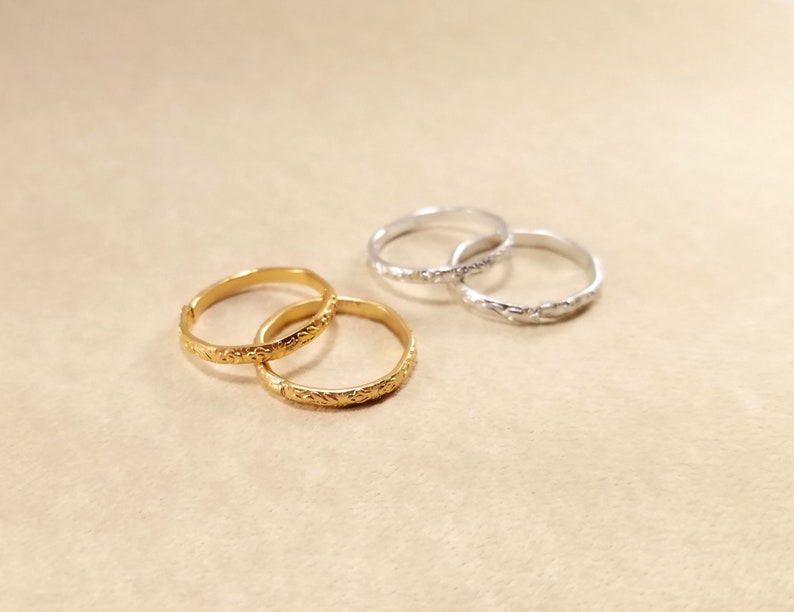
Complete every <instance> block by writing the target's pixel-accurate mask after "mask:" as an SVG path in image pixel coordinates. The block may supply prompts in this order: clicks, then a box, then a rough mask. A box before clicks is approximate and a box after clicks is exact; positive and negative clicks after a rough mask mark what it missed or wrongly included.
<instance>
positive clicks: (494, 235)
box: [367, 207, 510, 283]
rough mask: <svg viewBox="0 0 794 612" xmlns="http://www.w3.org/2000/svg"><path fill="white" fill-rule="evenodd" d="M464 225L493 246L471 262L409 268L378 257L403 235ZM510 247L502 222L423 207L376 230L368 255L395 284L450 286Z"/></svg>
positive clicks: (471, 212) (488, 216)
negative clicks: (493, 243) (488, 240)
mask: <svg viewBox="0 0 794 612" xmlns="http://www.w3.org/2000/svg"><path fill="white" fill-rule="evenodd" d="M461 223H465V224H466V225H467V226H472V225H474V226H475V227H477V228H478V229H477V231H478V233H480V234H481V233H483V232H482V231H481V230H482V229H484V230H485V233H486V234H487V237H488V238H491V239H493V241H494V242H496V244H495V245H494V246H492V247H491V248H489V249H487V250H485V251H484V252H481V253H479V255H478V257H477V259H475V260H474V261H467V262H465V263H453V264H450V265H444V266H439V267H436V268H412V267H407V266H400V265H398V264H394V263H391V262H388V261H386V260H385V259H383V258H382V257H381V255H380V253H381V251H382V250H383V248H384V247H385V246H386V245H387V244H388V243H390V242H391V241H392V240H395V239H396V238H399V237H400V236H403V235H405V234H410V233H413V232H417V231H421V230H423V229H428V228H435V227H441V228H445V229H446V228H449V227H450V226H451V225H453V226H454V225H460V224H461ZM509 246H510V230H509V228H508V227H507V223H505V221H504V219H502V218H501V217H498V216H496V215H494V214H491V213H489V212H485V211H483V210H477V209H475V208H462V207H455V208H423V209H421V210H417V211H416V212H415V213H413V214H411V215H408V216H407V217H403V218H401V219H397V220H396V221H392V222H391V223H389V224H388V225H385V226H383V227H382V228H380V229H379V230H378V231H376V232H375V233H374V234H373V235H372V237H371V238H370V239H369V245H368V249H367V250H368V252H369V261H370V265H372V267H373V268H374V269H375V271H376V272H377V273H378V274H380V275H381V276H385V277H387V278H391V279H393V280H398V281H406V282H413V283H449V282H452V281H454V280H456V279H459V278H462V277H464V276H465V275H467V274H474V273H476V272H481V271H482V270H485V269H486V268H489V267H490V266H491V265H493V263H494V262H495V261H496V260H497V259H499V258H500V257H502V256H503V255H504V254H505V253H506V252H507V249H508V248H509Z"/></svg>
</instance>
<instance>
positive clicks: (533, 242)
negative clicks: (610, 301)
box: [450, 229, 603, 324]
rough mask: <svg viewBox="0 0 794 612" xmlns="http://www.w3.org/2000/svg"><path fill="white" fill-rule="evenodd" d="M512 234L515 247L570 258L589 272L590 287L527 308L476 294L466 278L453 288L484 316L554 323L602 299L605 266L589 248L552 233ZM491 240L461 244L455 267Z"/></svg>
mask: <svg viewBox="0 0 794 612" xmlns="http://www.w3.org/2000/svg"><path fill="white" fill-rule="evenodd" d="M512 235H513V241H512V246H514V247H526V248H533V249H545V250H548V251H552V252H554V253H557V254H558V255H562V256H563V257H565V258H567V259H570V260H571V261H573V262H574V263H576V264H577V265H579V266H580V267H581V268H583V269H584V270H585V271H586V272H587V274H588V276H589V279H590V284H589V285H587V287H585V288H584V289H582V290H581V291H579V292H578V293H575V294H574V295H572V296H571V297H569V298H566V299H564V300H559V301H552V302H543V303H541V304H537V305H525V304H510V303H506V302H500V301H498V300H495V299H494V298H491V297H488V296H486V295H483V294H482V293H479V292H478V291H475V290H474V289H472V288H471V287H470V286H469V285H467V284H466V281H465V279H460V280H459V281H458V282H457V283H455V284H454V285H453V287H454V289H455V290H456V291H457V292H458V294H459V295H460V297H461V298H462V299H463V302H464V303H465V304H466V305H468V306H470V307H472V308H473V309H474V310H476V311H477V312H479V313H480V314H484V315H486V316H489V317H491V318H496V319H498V320H503V321H509V322H511V323H518V324H535V323H553V322H555V321H560V320H562V319H567V318H568V317H571V316H573V315H574V314H576V313H577V312H580V311H581V310H583V309H584V308H586V307H587V306H588V305H589V304H591V303H592V302H593V301H594V300H595V299H596V298H597V297H598V293H599V290H600V289H601V282H602V280H603V273H602V271H601V263H600V262H599V261H598V259H597V258H596V257H594V256H593V255H592V254H591V253H590V252H589V251H588V250H587V249H585V248H584V247H582V246H580V245H579V244H577V243H576V242H574V241H573V240H569V239H568V238H565V237H563V236H560V235H559V234H555V233H554V232H550V231H548V230H542V229H514V230H513V231H512ZM489 240H490V241H491V242H493V239H489V238H487V237H486V238H475V239H473V240H469V241H467V242H463V243H461V244H459V245H458V247H457V248H456V249H455V252H454V253H453V254H452V259H451V260H450V261H451V264H452V265H457V264H458V263H459V262H460V261H464V260H466V258H467V257H469V256H471V255H476V254H477V253H478V252H479V251H480V250H482V249H483V248H484V247H486V246H487V245H488V243H489Z"/></svg>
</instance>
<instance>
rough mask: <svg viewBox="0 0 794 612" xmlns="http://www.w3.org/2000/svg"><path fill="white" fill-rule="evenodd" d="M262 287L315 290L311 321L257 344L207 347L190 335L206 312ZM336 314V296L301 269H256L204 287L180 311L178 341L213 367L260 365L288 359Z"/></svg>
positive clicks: (320, 279) (320, 280)
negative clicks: (293, 285)
mask: <svg viewBox="0 0 794 612" xmlns="http://www.w3.org/2000/svg"><path fill="white" fill-rule="evenodd" d="M263 283H298V284H301V285H308V286H309V287H312V288H314V289H317V290H318V291H319V292H320V293H321V294H322V297H320V298H317V299H316V300H315V302H316V306H317V307H316V308H315V309H314V310H312V311H311V312H309V313H308V314H307V316H311V317H312V319H311V321H309V322H308V323H307V324H306V325H304V326H303V327H301V328H300V329H299V330H297V331H295V332H292V333H291V334H289V335H287V336H284V337H282V338H276V339H271V340H270V341H268V342H259V343H257V344H242V345H234V346H222V345H217V344H210V343H209V342H205V341H204V340H201V339H200V338H197V337H196V336H194V335H193V334H192V333H191V330H192V329H193V325H194V324H195V322H196V319H198V317H199V316H200V315H201V314H202V313H203V312H204V311H205V310H207V308H209V307H210V306H212V305H213V304H216V303H217V302H220V301H222V300H225V299H226V298H228V297H231V296H233V295H236V294H238V293H242V292H243V291H245V290H246V289H248V288H249V287H250V286H252V285H258V284H263ZM335 313H336V293H335V292H334V289H333V287H331V285H329V284H328V282H327V281H325V280H324V279H323V278H321V277H320V276H318V275H317V274H315V273H314V272H312V271H310V270H305V269H303V268H257V269H255V270H246V271H244V272H240V273H239V274H235V275H234V276H230V277H229V278H225V279H223V280H222V281H219V282H217V283H215V284H214V285H212V286H211V287H207V288H206V289H205V290H204V291H202V292H201V293H199V294H198V295H196V296H195V297H194V298H193V299H192V300H191V301H190V303H189V304H188V305H187V306H183V307H182V316H181V318H180V320H179V338H180V340H182V344H184V345H185V348H187V350H189V351H190V352H191V353H193V354H195V355H196V356H198V357H200V358H201V359H206V360H207V361H212V362H215V363H262V362H264V361H267V360H269V359H279V358H281V357H284V356H286V355H289V354H290V353H292V352H293V351H295V350H297V349H299V348H300V347H301V346H303V345H304V344H306V343H307V342H310V341H311V340H313V339H314V338H316V337H317V336H319V335H320V334H321V333H322V332H323V331H324V330H325V328H326V327H328V324H329V323H330V322H331V320H332V319H333V318H334V314H335Z"/></svg>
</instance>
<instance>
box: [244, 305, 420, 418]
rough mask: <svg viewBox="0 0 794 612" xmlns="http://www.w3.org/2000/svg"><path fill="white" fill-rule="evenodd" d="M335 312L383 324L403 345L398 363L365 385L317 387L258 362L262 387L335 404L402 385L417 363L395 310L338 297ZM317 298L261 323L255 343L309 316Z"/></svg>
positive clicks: (369, 398)
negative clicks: (339, 387)
mask: <svg viewBox="0 0 794 612" xmlns="http://www.w3.org/2000/svg"><path fill="white" fill-rule="evenodd" d="M338 300H339V301H338V309H337V312H341V313H346V314H352V315H357V316H360V317H365V318H367V319H372V320H373V321H378V322H379V323H383V325H385V326H386V327H387V328H389V330H391V332H392V333H394V335H395V336H397V338H399V340H400V342H401V343H402V344H403V347H404V350H403V354H402V357H400V361H399V363H398V364H397V365H396V366H395V367H394V368H393V369H392V370H391V372H389V373H388V374H386V375H385V376H381V377H380V378H378V379H377V380H374V381H372V382H370V383H367V384H365V385H361V386H358V387H348V388H343V389H319V388H316V387H308V386H305V385H299V384H297V383H294V382H291V381H289V380H286V379H285V378H283V377H281V376H279V375H278V374H276V373H275V372H274V371H273V369H272V368H271V367H270V363H260V364H257V366H256V369H257V371H258V372H259V377H260V378H261V379H262V382H263V383H264V384H265V387H266V388H267V389H268V390H270V391H272V392H273V393H276V394H278V395H281V396H282V397H284V398H286V399H288V400H292V401H294V402H299V403H301V404H312V405H315V406H323V407H335V408H340V407H344V406H351V405H354V404H363V403H365V402H371V401H373V400H376V399H378V398H380V397H383V396H384V395H387V394H388V393H391V392H392V391H395V390H396V389H398V388H399V387H400V385H402V384H403V383H404V382H405V380H406V379H407V378H408V375H409V374H410V373H411V370H412V369H413V367H414V365H415V363H416V340H415V339H414V333H413V332H412V331H411V328H410V327H408V325H407V324H406V323H405V321H404V320H403V319H402V317H401V316H400V315H398V314H397V313H396V312H395V311H394V310H392V309H391V308H389V307H388V306H384V305H383V304H379V303H378V302H372V301H370V300H362V299H358V298H350V297H342V296H339V298H338ZM318 304H319V300H318V299H317V298H315V299H312V300H306V301H304V302H299V303H297V304H292V305H290V306H287V307H286V308H284V309H283V310H281V311H280V312H278V313H276V314H275V315H273V316H272V317H271V318H270V319H268V320H267V321H265V322H264V323H263V324H262V327H260V328H259V331H258V332H257V333H256V341H257V342H265V341H266V340H268V339H269V338H272V337H273V336H274V335H275V334H277V333H278V332H279V331H281V330H282V329H284V328H285V327H286V326H288V325H290V324H291V323H295V322H297V321H301V320H302V319H305V318H306V317H307V316H310V315H311V313H313V312H314V311H315V310H316V309H317V305H318Z"/></svg>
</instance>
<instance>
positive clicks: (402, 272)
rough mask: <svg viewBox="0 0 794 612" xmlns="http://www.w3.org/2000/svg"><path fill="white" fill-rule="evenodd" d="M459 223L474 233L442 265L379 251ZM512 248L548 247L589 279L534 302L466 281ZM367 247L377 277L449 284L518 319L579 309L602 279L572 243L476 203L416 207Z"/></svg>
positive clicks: (554, 317) (493, 314)
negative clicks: (405, 262) (406, 261)
mask: <svg viewBox="0 0 794 612" xmlns="http://www.w3.org/2000/svg"><path fill="white" fill-rule="evenodd" d="M461 224H463V225H466V226H471V227H474V228H475V230H476V232H477V235H476V237H475V238H472V239H470V240H467V241H465V242H462V243H461V244H459V245H458V246H457V247H456V248H455V250H454V251H453V253H452V255H451V257H450V260H449V262H448V263H447V264H446V265H443V266H439V267H427V268H416V267H408V266H402V265H399V264H396V263H393V262H389V261H386V260H385V259H384V258H383V257H382V256H381V252H382V251H383V249H384V247H385V246H386V245H387V244H389V243H390V242H392V241H393V240H395V239H397V238H399V237H401V236H404V235H406V234H411V233H414V232H418V231H422V230H425V229H431V228H448V227H450V226H458V225H461ZM483 230H484V231H485V233H482V232H483ZM514 247H527V248H539V249H546V250H549V251H552V252H554V253H557V254H559V255H562V256H563V257H566V258H568V259H570V260H572V261H573V262H575V263H576V264H577V265H579V266H580V267H581V268H583V269H584V270H585V271H586V272H587V275H588V281H589V283H588V285H587V286H586V287H585V288H584V289H582V290H581V291H578V292H577V293H575V294H574V295H572V296H570V297H567V298H565V299H563V300H549V301H544V302H541V303H537V304H515V303H510V302H503V301H500V300H497V299H495V298H493V297H490V296H487V295H484V294H482V293H480V292H478V291H476V290H475V289H473V288H472V287H471V286H469V285H468V284H467V283H466V277H467V276H468V275H471V274H477V273H479V272H482V271H484V270H486V269H488V268H490V267H491V266H492V265H493V264H494V263H495V262H496V261H498V260H499V259H500V258H502V257H504V256H505V255H507V253H508V252H509V251H510V249H511V248H514ZM368 251H369V261H370V264H371V265H372V267H373V268H374V269H375V271H376V272H377V273H378V274H380V275H381V276H384V277H386V278H389V279H392V280H396V281H404V282H418V283H447V284H449V285H450V286H451V287H452V288H453V290H454V291H455V293H456V294H457V295H459V296H460V298H461V299H462V300H463V302H464V303H465V304H466V305H467V306H469V307H470V308H472V309H473V310H475V311H476V312H478V313H479V314H483V315H485V316H487V317H490V318H495V319H497V320H500V321H506V322H509V323H516V324H537V323H552V322H556V321H560V320H562V319H566V318H568V317H571V316H573V315H574V314H577V313H579V312H581V311H582V310H583V309H585V308H586V307H587V306H589V305H590V304H591V303H592V302H593V301H594V300H595V299H596V298H597V297H598V293H599V291H600V288H601V282H602V278H603V274H602V271H601V264H600V262H599V261H598V259H597V258H596V257H595V256H593V255H592V254H591V253H590V252H589V251H588V250H587V249H585V248H584V247H582V246H580V245H579V244H577V243H576V242H574V241H572V240H569V239H568V238H565V237H564V236H561V235H559V234H557V233H555V232H551V231H549V230H544V229H515V228H513V229H511V228H510V227H508V225H507V223H506V222H505V220H504V219H502V218H501V217H499V216H497V215H494V214H492V213H489V212H486V211H483V210H478V209H475V208H460V207H455V208H423V209H421V210H418V211H416V212H414V213H413V214H411V215H408V216H406V217H402V218H400V219H397V220H396V221H393V222H391V223H389V224H388V225H385V226H383V227H381V228H380V229H378V230H377V231H376V232H375V233H374V234H373V235H372V237H371V238H370V240H369V247H368Z"/></svg>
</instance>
